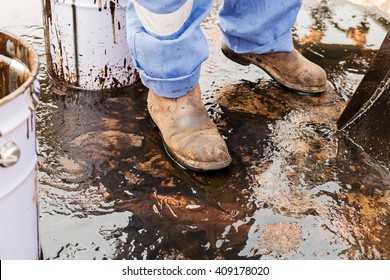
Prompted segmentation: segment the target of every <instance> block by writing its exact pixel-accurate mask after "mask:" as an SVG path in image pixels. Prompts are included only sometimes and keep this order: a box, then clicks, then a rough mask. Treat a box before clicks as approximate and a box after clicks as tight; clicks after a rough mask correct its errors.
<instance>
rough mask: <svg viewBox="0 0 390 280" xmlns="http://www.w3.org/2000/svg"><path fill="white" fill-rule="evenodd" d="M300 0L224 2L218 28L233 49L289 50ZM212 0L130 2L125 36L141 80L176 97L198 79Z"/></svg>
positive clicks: (254, 51) (185, 91)
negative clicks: (206, 19) (201, 24)
mask: <svg viewBox="0 0 390 280" xmlns="http://www.w3.org/2000/svg"><path fill="white" fill-rule="evenodd" d="M301 2H302V1H301V0H225V1H224V4H223V6H222V8H221V10H220V22H219V24H218V25H219V27H220V29H221V31H222V34H223V40H224V42H225V43H226V45H227V46H228V47H230V48H231V49H233V50H234V51H235V52H237V53H258V54H262V53H268V52H281V51H291V50H292V48H293V42H292V34H291V28H292V26H293V25H294V23H295V21H296V17H297V14H298V12H299V9H300V7H301ZM212 4H213V1H212V0H158V1H156V0H130V2H129V5H128V8H127V14H126V20H127V23H126V28H127V39H128V44H129V48H130V52H131V55H132V58H133V61H134V63H135V66H136V68H137V70H138V72H139V73H140V76H141V79H142V81H143V83H144V84H145V85H146V86H147V87H148V88H149V89H151V90H153V91H154V92H155V93H156V94H158V95H160V96H164V97H169V98H177V97H180V96H182V95H184V94H186V93H187V92H188V91H189V90H191V89H192V88H193V87H194V86H195V85H196V84H197V83H198V81H199V76H200V69H201V64H202V62H203V61H205V60H206V59H207V58H208V45H207V41H206V38H205V36H204V34H203V32H202V30H201V28H200V23H201V22H202V20H203V19H204V18H205V17H206V16H207V14H208V13H209V11H210V9H211V7H212Z"/></svg>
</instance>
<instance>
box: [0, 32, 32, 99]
mask: <svg viewBox="0 0 390 280" xmlns="http://www.w3.org/2000/svg"><path fill="white" fill-rule="evenodd" d="M0 35H5V36H6V37H8V38H9V39H12V40H17V41H18V42H19V43H20V44H21V45H22V46H23V47H24V48H25V49H26V50H27V51H28V52H29V53H30V54H31V55H32V58H31V59H32V66H31V68H32V69H29V70H30V72H31V75H30V77H28V79H27V80H26V81H25V82H24V83H23V84H22V85H21V86H19V87H18V88H17V89H16V90H14V91H12V92H11V93H10V94H8V95H6V96H4V97H3V98H1V99H0V106H2V105H4V104H6V103H8V102H10V101H12V100H13V99H15V98H16V97H18V96H19V95H21V94H23V93H24V92H25V91H26V90H27V89H28V88H29V87H31V86H33V84H34V81H35V80H36V79H37V76H38V71H39V61H38V55H37V53H36V52H35V50H34V49H33V48H32V47H31V46H30V45H29V44H27V43H26V42H25V41H24V40H23V39H21V38H19V36H16V35H14V34H12V33H11V32H9V31H5V30H4V29H1V28H0ZM22 63H23V64H26V63H25V62H23V61H22ZM27 66H28V65H27Z"/></svg>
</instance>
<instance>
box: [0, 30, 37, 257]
mask: <svg viewBox="0 0 390 280" xmlns="http://www.w3.org/2000/svg"><path fill="white" fill-rule="evenodd" d="M37 73H38V58H37V55H36V54H35V52H34V51H33V50H32V49H31V48H30V47H29V46H28V45H26V44H25V43H23V42H22V41H20V40H19V39H18V38H16V37H15V36H13V35H11V34H8V33H6V32H4V31H1V30H0V259H37V258H38V257H39V241H38V197H37V187H38V186H37V182H36V165H37V142H36V138H35V103H36V100H37V98H38V93H39V82H38V80H37V79H36V76H37Z"/></svg>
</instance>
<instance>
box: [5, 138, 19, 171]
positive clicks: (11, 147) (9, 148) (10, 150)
mask: <svg viewBox="0 0 390 280" xmlns="http://www.w3.org/2000/svg"><path fill="white" fill-rule="evenodd" d="M19 158H20V149H19V147H18V146H17V145H16V144H15V142H8V143H6V144H5V145H4V146H3V147H2V148H1V149H0V166H2V167H10V166H13V165H15V164H16V163H17V162H18V161H19Z"/></svg>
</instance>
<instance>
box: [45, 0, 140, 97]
mask: <svg viewBox="0 0 390 280" xmlns="http://www.w3.org/2000/svg"><path fill="white" fill-rule="evenodd" d="M42 2H43V5H42V6H43V15H44V17H43V22H44V27H45V42H46V53H47V68H48V73H49V75H50V76H52V77H54V78H56V79H57V80H59V81H61V82H63V83H65V84H68V85H70V86H73V87H77V88H81V89H85V90H103V89H114V88H121V87H124V86H127V85H130V84H132V83H134V82H136V81H138V80H139V77H138V75H137V73H136V70H135V68H134V64H133V61H132V59H131V57H130V51H129V49H128V45H127V39H126V11H125V8H126V6H127V3H128V0H112V1H110V0H62V1H58V0H42Z"/></svg>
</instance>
